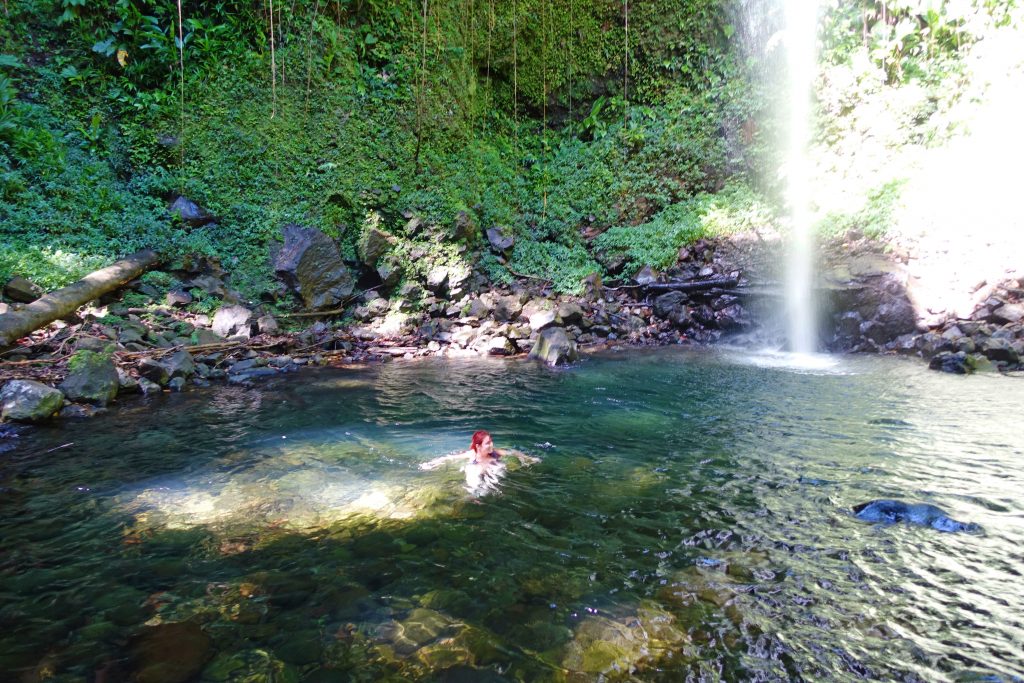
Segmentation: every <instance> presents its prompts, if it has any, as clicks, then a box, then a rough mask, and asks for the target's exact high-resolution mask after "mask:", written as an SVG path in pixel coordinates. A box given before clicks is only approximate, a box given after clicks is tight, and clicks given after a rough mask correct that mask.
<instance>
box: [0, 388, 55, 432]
mask: <svg viewBox="0 0 1024 683" xmlns="http://www.w3.org/2000/svg"><path fill="white" fill-rule="evenodd" d="M62 405H64V394H62V393H61V392H60V391H59V390H57V389H54V388H53V387H49V386H46V385H45V384H43V383H42V382H36V381H35V380H31V379H12V380H11V381H10V382H8V383H7V384H5V385H4V388H3V389H2V390H0V417H3V419H5V420H15V421H17V422H37V421H39V420H45V419H47V418H48V417H51V416H53V414H54V413H56V412H57V411H58V410H60V407H61V406H62Z"/></svg>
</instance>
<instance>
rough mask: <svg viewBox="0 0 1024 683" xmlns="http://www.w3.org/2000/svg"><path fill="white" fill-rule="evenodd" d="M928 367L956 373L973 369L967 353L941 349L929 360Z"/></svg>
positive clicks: (963, 373)
mask: <svg viewBox="0 0 1024 683" xmlns="http://www.w3.org/2000/svg"><path fill="white" fill-rule="evenodd" d="M928 367H929V368H931V369H932V370H941V371H942V372H951V373H954V374H957V375H966V374H969V373H970V372H972V370H973V368H972V366H971V364H970V362H969V361H968V359H967V354H966V353H964V352H963V351H958V352H956V353H953V352H952V351H942V352H940V353H937V354H935V355H934V356H933V357H932V359H931V361H929V363H928Z"/></svg>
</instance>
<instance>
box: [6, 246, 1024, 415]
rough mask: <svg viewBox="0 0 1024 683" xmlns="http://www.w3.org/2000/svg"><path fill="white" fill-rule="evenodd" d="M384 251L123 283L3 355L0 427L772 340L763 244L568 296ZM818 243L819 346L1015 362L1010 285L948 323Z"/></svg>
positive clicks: (22, 287) (963, 367)
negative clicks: (258, 284)
mask: <svg viewBox="0 0 1024 683" xmlns="http://www.w3.org/2000/svg"><path fill="white" fill-rule="evenodd" d="M489 237H490V238H491V242H492V248H495V249H500V248H505V247H507V245H506V244H505V240H503V239H502V236H501V235H500V234H495V235H489ZM390 246H392V244H391V242H390V241H389V239H388V236H387V235H385V234H384V233H382V232H380V231H375V230H370V231H368V232H366V233H365V234H364V236H363V240H362V242H361V245H360V252H361V254H360V258H361V259H362V263H361V264H359V265H358V266H355V267H353V265H352V264H350V263H349V264H346V263H345V262H343V261H342V259H341V256H340V253H339V251H338V248H337V246H336V245H335V244H334V243H333V241H332V240H330V239H329V238H328V237H327V236H325V235H323V234H322V233H319V232H318V231H315V230H312V229H310V228H302V227H299V226H288V227H286V228H285V230H284V242H283V244H282V245H281V247H280V248H279V249H278V250H277V251H276V253H275V254H274V259H275V268H276V271H277V274H278V277H279V279H280V283H281V286H280V291H278V292H277V293H276V294H274V295H273V296H270V297H267V298H268V301H266V302H248V301H243V300H242V299H241V297H240V295H238V294H237V293H236V292H234V291H232V289H231V287H230V285H229V281H230V277H229V275H228V274H227V273H226V272H225V271H224V270H223V269H222V268H221V267H220V265H219V264H218V263H216V262H214V261H211V260H209V259H194V260H186V262H185V265H184V266H183V267H182V268H180V269H178V270H176V271H174V272H173V273H172V274H170V276H169V277H168V278H167V280H166V281H167V282H170V283H172V285H171V286H169V287H167V288H160V287H156V286H154V285H152V284H150V283H147V282H145V281H136V282H134V283H131V284H130V285H129V287H128V288H127V289H126V290H125V291H122V292H120V293H117V294H115V295H114V296H112V297H110V298H109V300H100V301H97V302H94V303H93V304H92V305H90V306H87V307H85V308H83V309H81V310H80V311H79V312H78V314H77V315H76V316H75V317H74V318H73V319H70V320H65V321H58V322H56V323H54V324H52V325H50V326H49V327H47V328H45V329H43V330H40V331H38V332H36V333H35V334H33V335H32V336H31V337H29V338H25V339H22V340H20V342H19V344H17V345H16V346H14V347H13V348H10V349H7V350H6V351H4V353H3V356H2V360H0V381H3V382H4V386H3V388H2V389H0V406H2V415H3V419H4V420H8V421H20V422H34V421H38V420H43V419H49V418H51V417H53V416H54V415H59V416H62V417H88V416H91V415H94V414H95V413H96V412H98V411H101V410H104V409H105V407H106V406H107V405H108V404H109V403H110V402H111V401H114V400H116V399H117V397H123V396H125V395H128V394H136V393H142V394H149V393H154V392H162V391H184V390H188V389H189V388H190V387H195V386H204V385H208V384H209V383H210V382H217V381H226V382H231V383H240V384H250V383H253V382H256V381H258V380H259V379H260V378H263V377H267V376H273V375H277V374H280V373H285V372H292V371H296V370H298V369H300V368H302V367H306V366H310V365H314V366H320V365H339V364H352V363H364V362H380V361H383V360H387V359H389V358H395V357H402V358H416V357H421V356H428V355H430V356H445V357H451V358H459V357H477V356H500V357H508V356H521V355H526V356H528V357H530V358H533V359H536V360H537V361H539V362H544V363H548V364H549V365H552V366H555V365H560V364H565V363H571V362H573V361H575V360H576V359H577V358H578V354H579V353H580V352H581V351H583V352H586V351H587V350H590V349H595V348H607V347H609V346H612V347H614V346H645V345H665V344H713V343H717V342H721V341H723V340H726V341H729V342H732V343H746V344H751V345H758V346H773V345H774V346H780V345H781V344H782V341H783V334H782V333H781V332H780V331H779V329H778V328H777V327H776V326H774V324H773V314H772V311H774V310H778V309H780V308H781V305H780V303H781V302H780V295H779V292H780V287H778V286H777V284H776V283H777V281H778V276H777V273H776V272H775V271H774V269H773V265H774V264H777V263H781V262H782V258H781V256H782V255H781V253H780V252H781V247H780V243H779V242H778V241H777V240H768V241H766V240H764V239H761V238H759V237H758V238H755V237H750V236H744V237H736V238H733V239H729V240H719V241H701V242H698V243H696V244H694V245H692V246H690V247H687V248H684V249H682V250H680V253H679V259H678V262H677V263H676V264H675V265H674V266H673V267H672V268H670V269H668V270H667V271H666V272H663V273H662V272H657V271H654V270H652V269H650V268H645V269H643V270H641V271H640V272H638V273H634V274H632V275H631V276H627V275H626V274H620V275H619V276H618V277H617V280H616V281H615V283H614V286H611V285H609V284H607V283H602V281H601V279H600V278H599V277H597V276H596V275H594V276H590V277H588V278H587V279H586V280H585V281H584V282H583V287H582V293H581V294H580V295H577V296H569V295H560V294H557V293H555V292H553V291H552V288H551V286H550V283H549V282H546V281H542V280H537V279H528V278H522V279H520V280H519V281H518V282H517V283H515V284H513V285H495V284H493V283H491V282H490V281H489V280H488V279H487V278H486V277H485V276H484V275H483V274H482V273H479V272H473V271H470V270H469V269H467V268H464V267H463V268H459V267H451V266H446V265H436V266H434V267H431V268H428V269H424V270H423V272H424V273H425V275H422V276H419V277H417V276H415V274H413V273H408V274H406V275H405V277H404V278H403V277H401V276H402V273H401V270H400V269H399V268H398V266H397V261H395V260H394V259H392V258H391V257H389V256H388V249H389V247H390ZM822 253H823V257H824V258H823V260H824V263H825V265H824V267H823V268H822V269H821V271H820V278H819V282H820V288H819V292H818V297H817V299H818V301H819V304H820V306H819V307H820V309H821V313H822V315H820V316H819V318H820V321H821V322H820V325H819V338H820V339H821V343H822V345H823V346H824V347H825V348H827V349H828V350H830V351H833V352H872V353H901V354H911V355H917V356H920V357H922V358H923V359H925V360H927V361H928V362H929V363H930V365H931V367H933V368H935V369H938V370H944V371H948V372H956V373H969V372H973V371H979V370H992V371H995V370H1002V371H1015V370H1017V369H1019V368H1020V360H1021V357H1022V355H1024V324H1022V319H1024V304H1022V301H1021V300H1022V298H1024V289H1022V288H1021V281H1020V280H1018V279H1016V278H1014V277H1009V276H1008V277H1006V278H1004V279H1002V280H999V281H996V282H991V283H990V282H987V281H986V282H982V283H981V284H979V285H978V286H977V287H976V291H975V292H974V305H973V308H972V310H971V312H970V313H969V314H968V315H967V316H965V317H963V314H962V313H960V314H954V313H951V312H945V311H942V312H936V311H924V312H921V311H919V310H918V309H917V308H915V306H914V303H913V301H912V297H911V294H910V292H909V289H910V285H911V283H912V281H913V272H912V269H910V268H908V267H907V263H908V262H909V261H910V260H911V259H910V258H909V257H908V255H907V254H905V253H901V252H900V251H899V250H898V249H897V250H893V248H892V246H891V245H885V244H881V243H879V242H877V241H871V240H866V239H863V238H858V236H856V235H848V236H846V237H845V238H844V239H842V240H835V241H833V242H830V243H828V244H826V245H824V248H823V250H822ZM396 273H397V276H396ZM368 274H369V277H367V275H368ZM362 283H367V284H365V286H364V287H362V289H361V290H360V289H359V288H357V284H362ZM126 293H132V295H133V296H131V297H126V296H124V295H125V294H126ZM40 295H41V291H40V290H39V289H38V288H37V287H35V286H34V285H33V284H32V283H30V282H28V281H25V280H24V279H22V278H16V279H14V280H12V281H11V282H9V283H8V284H7V286H6V287H5V289H4V296H5V299H6V300H7V301H6V302H3V303H0V314H3V313H4V312H6V311H7V310H10V309H12V308H17V307H18V306H20V305H23V303H25V302H29V301H31V300H33V299H34V298H36V297H38V296H40ZM285 296H293V297H294V298H295V300H296V301H298V302H301V306H302V308H303V309H304V310H301V311H300V312H298V313H290V314H288V313H286V314H284V315H278V316H275V315H274V314H273V313H272V311H273V310H275V309H276V310H280V308H281V306H279V305H277V306H275V305H273V304H274V303H275V301H274V298H275V297H285ZM129 298H130V299H131V300H132V301H133V302H135V304H136V305H128V304H127V303H126V300H127V299H129ZM140 298H141V300H142V301H143V302H144V305H138V303H139V301H140ZM197 299H200V300H218V302H219V303H220V305H219V307H218V308H217V309H216V311H215V312H213V313H212V314H203V313H197V312H195V310H196V307H195V306H191V305H190V304H192V303H193V302H194V301H195V300H197ZM324 309H328V310H324ZM310 321H313V322H311V323H310Z"/></svg>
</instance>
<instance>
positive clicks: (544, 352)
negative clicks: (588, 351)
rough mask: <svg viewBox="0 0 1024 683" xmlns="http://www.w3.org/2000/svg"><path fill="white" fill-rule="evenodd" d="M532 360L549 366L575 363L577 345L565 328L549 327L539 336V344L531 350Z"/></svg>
mask: <svg viewBox="0 0 1024 683" xmlns="http://www.w3.org/2000/svg"><path fill="white" fill-rule="evenodd" d="M530 358H532V359H534V360H541V361H544V362H545V363H547V364H548V365H561V364H564V363H572V362H574V361H575V360H576V359H577V358H578V355H577V353H576V344H575V343H574V342H573V341H571V340H570V339H569V335H568V334H566V332H565V330H564V329H563V328H561V327H549V328H547V329H546V330H544V331H543V332H541V333H540V334H539V335H538V336H537V342H536V343H535V344H534V345H533V348H532V349H530Z"/></svg>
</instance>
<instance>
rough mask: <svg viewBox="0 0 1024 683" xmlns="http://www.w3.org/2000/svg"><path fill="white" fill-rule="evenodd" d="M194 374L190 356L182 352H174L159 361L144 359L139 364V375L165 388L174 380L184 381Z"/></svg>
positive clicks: (194, 368) (193, 365)
mask: <svg viewBox="0 0 1024 683" xmlns="http://www.w3.org/2000/svg"><path fill="white" fill-rule="evenodd" d="M195 372H196V364H195V361H193V360H192V354H191V353H189V352H188V351H184V350H182V351H175V352H174V353H172V354H171V355H169V356H166V357H164V358H163V359H161V360H156V359H154V358H146V359H144V360H143V361H142V362H141V363H139V375H140V376H142V377H143V378H145V379H147V380H149V381H150V382H153V383H155V384H158V385H160V386H166V385H167V384H169V383H170V381H171V380H173V379H175V378H182V379H186V378H188V377H191V376H192V375H194V374H195Z"/></svg>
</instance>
